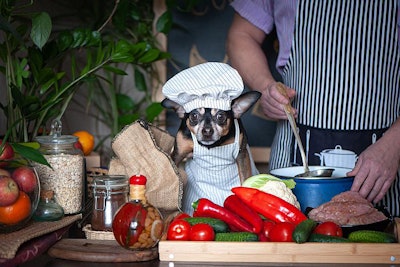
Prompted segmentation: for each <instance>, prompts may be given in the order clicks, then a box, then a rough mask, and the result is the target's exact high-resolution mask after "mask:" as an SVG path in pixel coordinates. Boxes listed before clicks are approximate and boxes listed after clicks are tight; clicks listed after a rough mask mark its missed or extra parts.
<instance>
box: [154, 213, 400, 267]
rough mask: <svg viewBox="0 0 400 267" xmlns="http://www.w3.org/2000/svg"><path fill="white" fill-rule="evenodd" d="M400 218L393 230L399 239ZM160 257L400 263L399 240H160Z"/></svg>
mask: <svg viewBox="0 0 400 267" xmlns="http://www.w3.org/2000/svg"><path fill="white" fill-rule="evenodd" d="M399 225H400V219H399V218H395V227H394V233H395V235H396V236H397V238H398V240H400V231H398V230H399V229H400V227H399ZM158 246H159V251H158V252H159V258H160V261H169V262H174V261H176V262H180V261H185V262H192V261H193V262H194V261H197V262H199V261H200V262H201V261H203V262H252V263H256V262H258V263H370V264H374V263H375V264H378V263H380V264H400V244H399V243H392V244H377V243H311V242H309V243H304V244H296V243H285V242H246V243H243V242H240V243H239V242H215V241H212V242H192V241H165V240H162V241H160V243H159V244H158Z"/></svg>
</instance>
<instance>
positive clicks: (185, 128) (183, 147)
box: [161, 91, 261, 182]
mask: <svg viewBox="0 0 400 267" xmlns="http://www.w3.org/2000/svg"><path fill="white" fill-rule="evenodd" d="M260 96H261V93H260V92H257V91H251V92H247V93H244V94H242V95H241V96H239V97H238V98H236V99H234V100H233V101H232V106H231V110H219V109H216V108H197V109H194V110H192V111H190V112H189V113H186V112H185V110H184V108H183V107H182V106H181V105H179V104H178V103H176V102H174V101H172V100H170V99H168V98H166V99H164V100H163V101H162V102H161V104H162V106H163V107H165V108H167V109H173V110H175V112H176V113H177V115H178V117H179V118H180V119H181V120H182V121H181V125H180V127H179V130H178V132H177V134H176V139H175V147H174V150H173V152H172V155H171V157H172V159H173V160H174V162H175V164H177V165H179V164H180V163H181V162H182V160H184V159H185V158H187V157H191V154H192V152H193V142H194V141H193V138H192V134H193V135H195V136H196V139H197V141H198V142H199V144H200V145H202V146H205V147H207V148H213V147H216V146H222V145H227V144H231V143H233V142H234V138H235V125H234V120H235V119H237V120H238V123H239V129H240V139H239V140H240V141H239V142H240V150H239V154H238V157H237V159H236V163H237V166H238V170H239V176H240V180H241V182H243V181H244V180H245V179H246V178H248V177H250V176H251V174H252V172H251V161H250V151H249V147H248V143H247V136H246V132H245V129H244V128H243V124H242V122H241V121H240V117H241V116H242V115H243V114H244V113H245V112H246V111H247V110H249V109H250V108H251V107H252V106H253V105H254V104H255V103H256V102H257V100H258V99H259V98H260Z"/></svg>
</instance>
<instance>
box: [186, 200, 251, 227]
mask: <svg viewBox="0 0 400 267" xmlns="http://www.w3.org/2000/svg"><path fill="white" fill-rule="evenodd" d="M192 207H193V209H194V211H195V212H194V213H193V216H197V217H211V218H216V219H220V220H222V221H224V222H225V223H226V224H228V226H229V228H230V229H231V231H236V232H252V233H253V227H252V226H251V225H250V224H249V223H248V222H246V221H244V220H243V219H242V218H240V217H239V215H237V214H235V213H233V212H232V211H230V210H228V209H226V208H224V207H222V206H220V205H218V204H216V203H214V202H212V201H211V200H209V199H206V198H200V199H199V200H197V201H195V202H193V204H192Z"/></svg>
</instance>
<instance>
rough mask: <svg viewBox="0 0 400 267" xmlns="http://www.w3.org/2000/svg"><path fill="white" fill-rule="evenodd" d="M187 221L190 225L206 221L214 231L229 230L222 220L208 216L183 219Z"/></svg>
mask: <svg viewBox="0 0 400 267" xmlns="http://www.w3.org/2000/svg"><path fill="white" fill-rule="evenodd" d="M184 220H185V221H187V222H189V223H190V225H195V224H198V223H206V224H208V225H210V226H211V227H212V228H213V229H214V232H215V233H226V232H228V231H229V226H228V224H226V223H225V222H224V221H222V220H220V219H216V218H209V217H187V218H185V219H184Z"/></svg>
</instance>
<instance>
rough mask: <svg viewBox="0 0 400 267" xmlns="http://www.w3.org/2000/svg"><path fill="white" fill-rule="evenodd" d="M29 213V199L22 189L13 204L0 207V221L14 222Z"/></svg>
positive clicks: (17, 221) (22, 218)
mask: <svg viewBox="0 0 400 267" xmlns="http://www.w3.org/2000/svg"><path fill="white" fill-rule="evenodd" d="M30 213H31V199H30V198H29V196H28V195H27V194H26V193H25V192H24V191H19V197H18V199H17V201H15V202H14V203H13V204H11V205H9V206H5V207H0V223H3V224H16V223H19V222H21V221H23V220H24V219H26V218H27V217H28V216H29V214H30Z"/></svg>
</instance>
